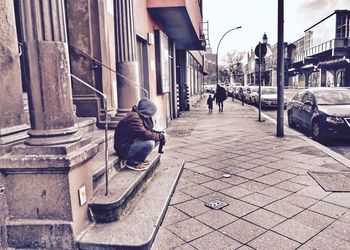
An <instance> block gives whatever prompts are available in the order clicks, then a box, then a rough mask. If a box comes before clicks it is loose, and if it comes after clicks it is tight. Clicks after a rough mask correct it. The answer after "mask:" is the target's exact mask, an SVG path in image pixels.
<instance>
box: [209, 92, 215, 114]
mask: <svg viewBox="0 0 350 250" xmlns="http://www.w3.org/2000/svg"><path fill="white" fill-rule="evenodd" d="M213 101H214V99H213V97H212V96H211V95H209V97H208V99H207V105H208V109H209V114H211V113H213Z"/></svg>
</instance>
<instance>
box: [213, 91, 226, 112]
mask: <svg viewBox="0 0 350 250" xmlns="http://www.w3.org/2000/svg"><path fill="white" fill-rule="evenodd" d="M226 98H227V93H226V90H225V88H224V87H222V86H220V84H217V85H216V93H215V95H214V99H216V103H217V104H218V106H219V112H224V101H225V100H226Z"/></svg>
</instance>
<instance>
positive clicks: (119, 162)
mask: <svg viewBox="0 0 350 250" xmlns="http://www.w3.org/2000/svg"><path fill="white" fill-rule="evenodd" d="M118 166H119V168H121V169H122V168H125V166H126V160H125V159H122V158H119V160H118V163H117V164H116V165H115V166H114V167H115V168H116V169H117V167H118Z"/></svg>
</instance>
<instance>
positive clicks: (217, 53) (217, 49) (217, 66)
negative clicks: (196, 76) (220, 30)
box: [216, 26, 242, 84]
mask: <svg viewBox="0 0 350 250" xmlns="http://www.w3.org/2000/svg"><path fill="white" fill-rule="evenodd" d="M240 28H242V26H238V27H236V28H232V29H230V30H228V31H226V33H225V34H223V35H222V37H221V38H220V41H219V43H218V47H217V48H216V83H217V84H218V83H219V63H218V58H219V47H220V44H221V41H222V39H223V38H224V37H225V36H226V35H227V34H228V33H229V32H231V31H233V30H237V29H240Z"/></svg>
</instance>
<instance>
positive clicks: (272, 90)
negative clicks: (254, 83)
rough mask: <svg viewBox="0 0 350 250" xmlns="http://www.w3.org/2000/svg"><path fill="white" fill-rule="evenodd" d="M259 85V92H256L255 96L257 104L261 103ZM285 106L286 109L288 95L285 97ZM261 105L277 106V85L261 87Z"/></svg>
mask: <svg viewBox="0 0 350 250" xmlns="http://www.w3.org/2000/svg"><path fill="white" fill-rule="evenodd" d="M258 92H259V87H258V90H257V94H255V96H254V98H255V99H256V100H255V104H256V105H258V104H259V93H258ZM283 101H284V103H283V106H284V108H285V109H286V107H287V97H286V96H284V97H283ZM261 107H262V108H277V87H276V86H262V87H261Z"/></svg>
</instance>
